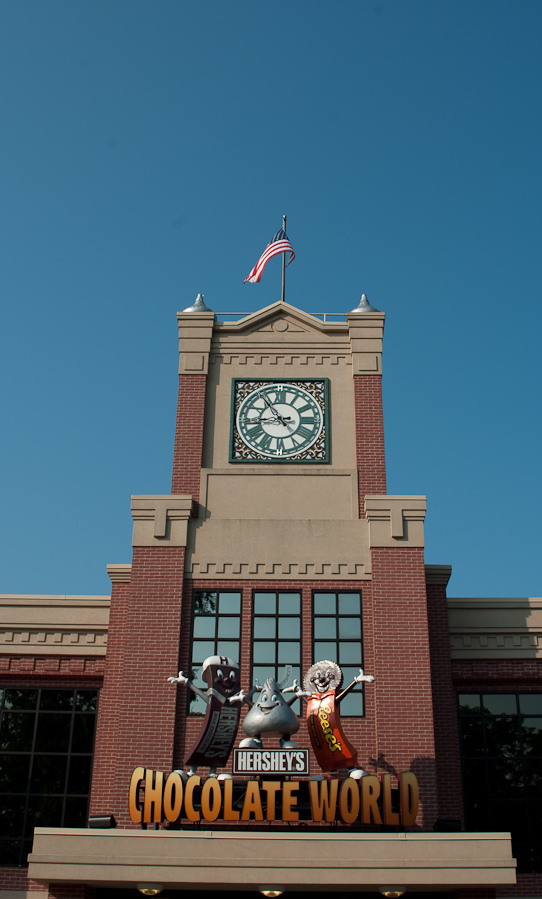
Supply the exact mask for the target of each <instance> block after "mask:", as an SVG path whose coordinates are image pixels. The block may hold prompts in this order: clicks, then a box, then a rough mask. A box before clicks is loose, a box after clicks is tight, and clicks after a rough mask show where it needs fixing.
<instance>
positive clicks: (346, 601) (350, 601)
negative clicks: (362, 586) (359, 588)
mask: <svg viewBox="0 0 542 899" xmlns="http://www.w3.org/2000/svg"><path fill="white" fill-rule="evenodd" d="M338 613H339V615H361V596H360V594H359V593H339V595H338Z"/></svg>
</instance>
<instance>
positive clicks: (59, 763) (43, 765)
mask: <svg viewBox="0 0 542 899" xmlns="http://www.w3.org/2000/svg"><path fill="white" fill-rule="evenodd" d="M67 766H68V756H67V755H35V756H34V764H33V766H32V780H31V781H30V792H31V793H63V792H64V790H65V787H66V769H67Z"/></svg>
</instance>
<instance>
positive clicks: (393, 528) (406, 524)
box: [365, 496, 427, 547]
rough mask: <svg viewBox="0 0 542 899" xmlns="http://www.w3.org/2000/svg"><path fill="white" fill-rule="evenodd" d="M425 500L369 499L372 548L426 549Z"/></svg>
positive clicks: (368, 510) (384, 497) (367, 503)
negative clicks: (401, 547)
mask: <svg viewBox="0 0 542 899" xmlns="http://www.w3.org/2000/svg"><path fill="white" fill-rule="evenodd" d="M426 506H427V500H426V497H425V496H366V497H365V515H366V517H367V520H368V521H369V540H370V545H371V547H377V546H378V547H381V546H388V547H389V546H411V547H414V546H418V547H420V546H424V533H423V522H424V521H425V510H426Z"/></svg>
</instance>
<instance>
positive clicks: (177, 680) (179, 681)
mask: <svg viewBox="0 0 542 899" xmlns="http://www.w3.org/2000/svg"><path fill="white" fill-rule="evenodd" d="M168 681H169V683H170V684H182V685H183V686H184V687H190V689H191V690H192V692H193V693H196V695H197V696H200V697H201V699H204V700H205V702H207V703H208V702H209V697H208V696H207V693H204V692H203V690H200V688H199V687H196V685H195V684H193V683H192V681H191V680H189V679H188V678H187V677H185V676H184V674H183V673H182V671H179V676H178V677H168Z"/></svg>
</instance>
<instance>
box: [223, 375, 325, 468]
mask: <svg viewBox="0 0 542 899" xmlns="http://www.w3.org/2000/svg"><path fill="white" fill-rule="evenodd" d="M328 397H329V384H328V379H327V378H296V379H295V380H286V379H276V380H272V379H264V378H252V379H250V380H241V379H240V378H234V379H233V383H232V414H231V444H230V462H267V463H269V462H303V464H307V463H311V462H312V463H319V464H322V463H323V462H328V461H329V399H328Z"/></svg>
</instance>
